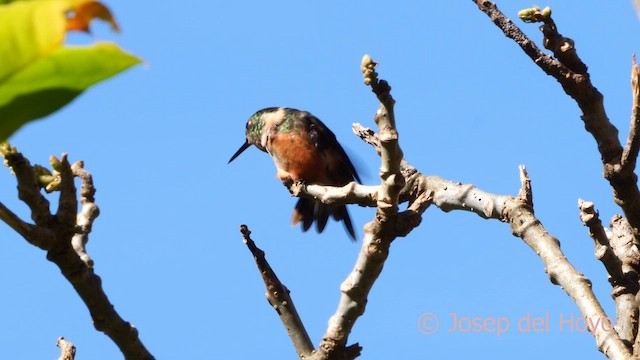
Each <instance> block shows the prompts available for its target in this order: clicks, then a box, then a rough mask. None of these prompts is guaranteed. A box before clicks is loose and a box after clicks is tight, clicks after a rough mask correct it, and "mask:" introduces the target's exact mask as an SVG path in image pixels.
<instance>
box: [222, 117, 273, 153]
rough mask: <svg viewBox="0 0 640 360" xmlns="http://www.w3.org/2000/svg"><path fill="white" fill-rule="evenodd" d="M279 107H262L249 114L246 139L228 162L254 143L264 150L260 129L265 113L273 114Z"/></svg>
mask: <svg viewBox="0 0 640 360" xmlns="http://www.w3.org/2000/svg"><path fill="white" fill-rule="evenodd" d="M278 109H279V108H266V109H262V110H260V111H258V112H256V113H255V114H253V115H251V117H250V118H249V121H247V130H246V132H245V134H246V140H245V142H244V144H242V146H241V147H240V149H238V151H236V153H235V154H233V156H232V157H231V159H229V163H230V162H232V161H233V160H235V158H237V157H238V156H240V154H242V152H243V151H245V150H247V149H248V148H249V147H250V146H251V145H255V146H256V147H257V148H258V149H260V150H262V151H266V149H265V147H264V144H262V129H263V128H264V125H265V122H266V119H265V118H266V115H268V114H273V113H274V112H276V111H277V110H278Z"/></svg>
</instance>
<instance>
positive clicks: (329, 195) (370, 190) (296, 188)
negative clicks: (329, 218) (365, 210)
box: [289, 181, 379, 207]
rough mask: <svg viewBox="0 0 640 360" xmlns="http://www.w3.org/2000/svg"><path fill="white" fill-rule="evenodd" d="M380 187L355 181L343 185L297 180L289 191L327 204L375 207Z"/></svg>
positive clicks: (297, 195)
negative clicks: (314, 183)
mask: <svg viewBox="0 0 640 360" xmlns="http://www.w3.org/2000/svg"><path fill="white" fill-rule="evenodd" d="M378 188H379V186H367V185H360V184H356V183H355V182H354V181H352V182H350V183H349V184H347V185H345V186H342V187H335V186H323V185H313V184H309V185H306V184H304V183H303V182H297V183H293V184H292V185H291V186H290V187H289V191H290V192H291V195H293V196H296V197H300V196H307V197H311V198H314V199H318V200H320V201H322V202H323V203H325V204H335V205H339V204H358V205H360V206H369V207H374V206H376V201H377V199H378Z"/></svg>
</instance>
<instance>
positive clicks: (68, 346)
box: [56, 336, 76, 360]
mask: <svg viewBox="0 0 640 360" xmlns="http://www.w3.org/2000/svg"><path fill="white" fill-rule="evenodd" d="M56 345H57V346H58V347H59V348H60V357H59V358H58V360H73V359H75V358H76V347H75V346H73V344H72V343H71V341H69V340H66V339H65V338H63V337H62V336H61V337H59V338H58V343H57V344H56Z"/></svg>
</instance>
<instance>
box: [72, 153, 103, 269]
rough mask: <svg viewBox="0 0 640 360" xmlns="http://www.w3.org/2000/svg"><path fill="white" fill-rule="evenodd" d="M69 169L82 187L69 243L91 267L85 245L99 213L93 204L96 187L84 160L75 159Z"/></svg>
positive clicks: (91, 261)
mask: <svg viewBox="0 0 640 360" xmlns="http://www.w3.org/2000/svg"><path fill="white" fill-rule="evenodd" d="M71 171H72V173H73V175H74V176H76V177H78V178H80V180H81V181H82V187H81V188H80V204H82V208H81V209H80V212H79V213H78V215H77V219H76V223H77V228H76V233H75V234H74V235H73V238H72V239H71V245H72V246H73V249H74V250H75V252H76V253H77V254H78V256H80V259H82V261H84V263H85V264H87V266H88V267H90V268H92V267H93V260H91V258H90V257H89V254H87V251H86V249H85V245H86V244H87V242H88V241H89V233H90V232H91V229H92V228H93V222H94V221H95V219H96V218H97V217H98V215H100V209H99V208H98V206H97V205H96V204H95V198H94V195H95V193H96V189H95V187H94V186H93V177H92V176H91V174H90V173H89V172H88V171H86V170H85V169H84V162H82V161H77V162H76V163H74V164H73V165H72V166H71Z"/></svg>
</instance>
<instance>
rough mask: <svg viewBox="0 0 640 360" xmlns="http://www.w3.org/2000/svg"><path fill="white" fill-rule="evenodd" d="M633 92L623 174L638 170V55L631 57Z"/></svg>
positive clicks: (639, 130) (639, 96) (639, 104)
mask: <svg viewBox="0 0 640 360" xmlns="http://www.w3.org/2000/svg"><path fill="white" fill-rule="evenodd" d="M631 58H632V61H631V92H632V95H633V105H632V106H631V124H630V126H629V136H628V137H627V144H626V145H625V147H624V150H623V151H622V160H621V161H620V163H621V165H622V169H621V170H620V172H622V173H630V172H633V170H635V168H636V160H637V159H638V150H640V134H639V132H640V68H639V67H638V64H637V63H636V54H633V56H632V57H631Z"/></svg>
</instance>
